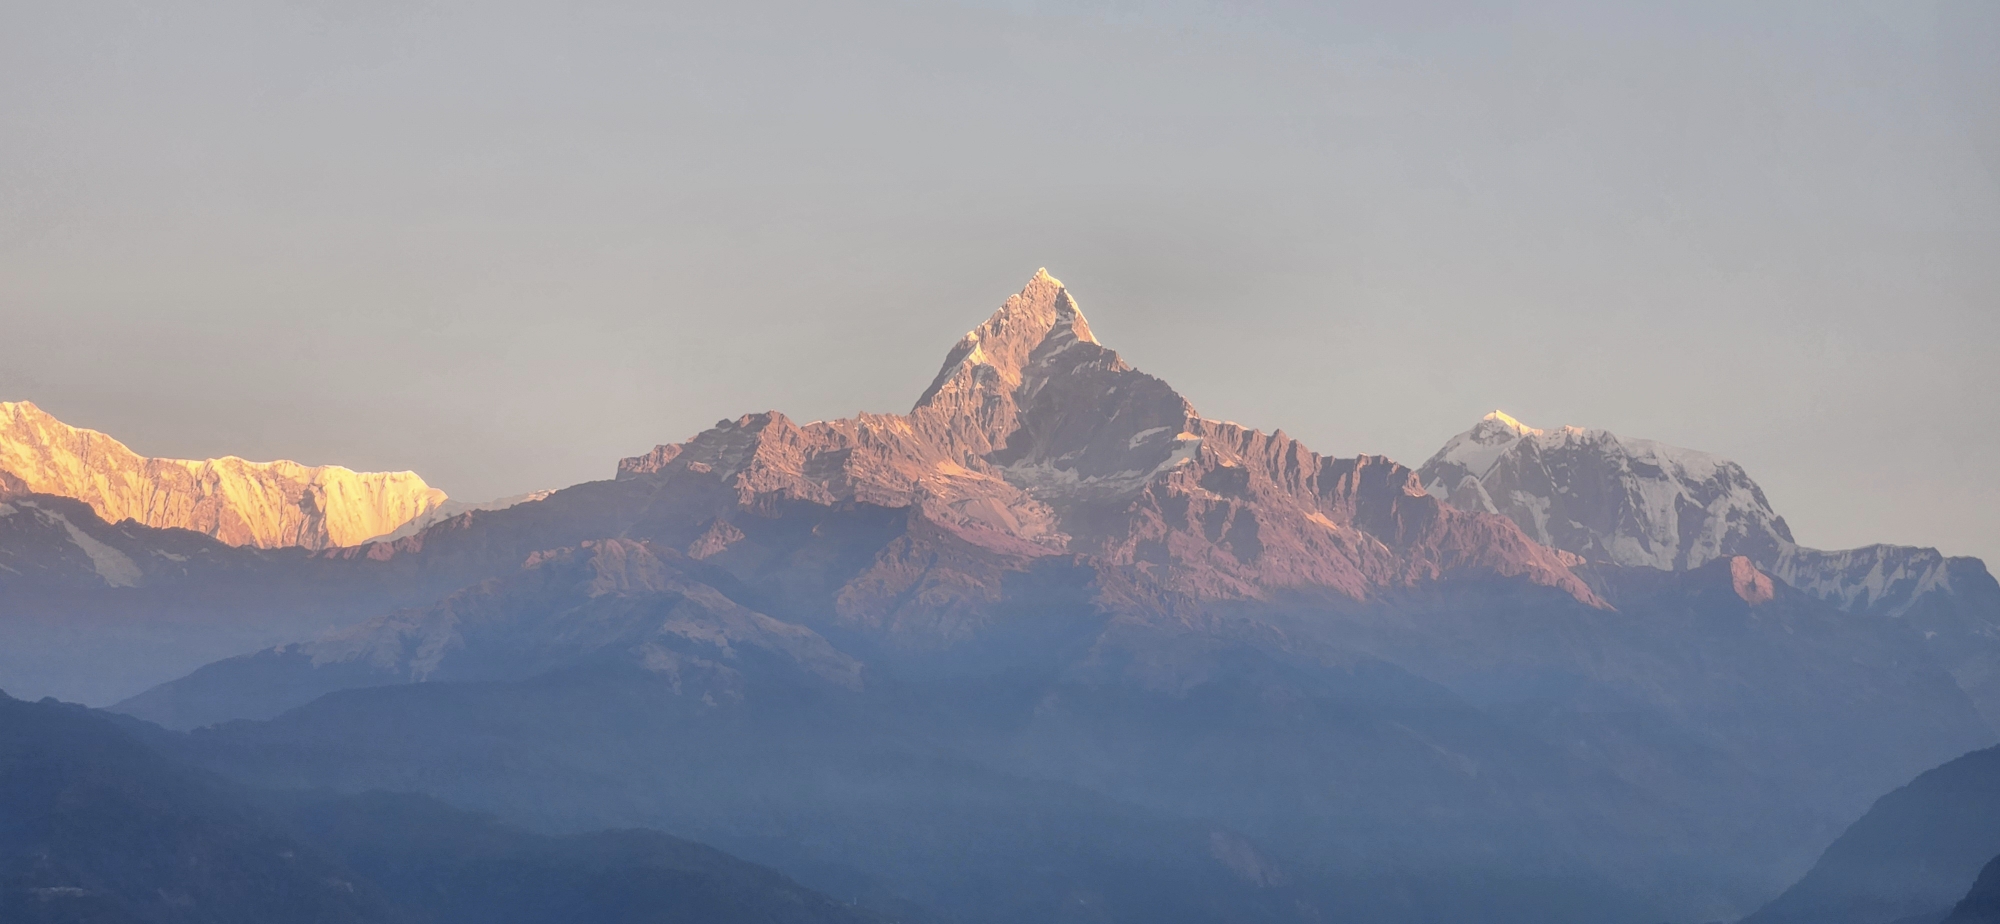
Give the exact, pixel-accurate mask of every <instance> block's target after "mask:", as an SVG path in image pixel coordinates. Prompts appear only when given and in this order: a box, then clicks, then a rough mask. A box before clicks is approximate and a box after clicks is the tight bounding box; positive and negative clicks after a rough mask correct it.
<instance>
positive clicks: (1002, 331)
mask: <svg viewBox="0 0 2000 924" xmlns="http://www.w3.org/2000/svg"><path fill="white" fill-rule="evenodd" d="M619 476H620V477H621V478H624V479H633V478H648V479H666V480H669V481H671V480H678V479H690V480H692V481H698V482H700V483H704V484H716V483H717V482H719V483H720V486H722V487H725V488H727V489H728V490H729V491H730V493H731V494H732V495H733V496H734V498H735V500H736V504H737V506H738V507H739V508H740V510H746V511H747V510H769V509H773V508H774V507H776V506H781V505H784V504H789V503H800V502H803V503H808V504H812V505H816V506H828V507H838V506H841V505H854V504H862V505H870V506H871V507H884V508H894V509H904V510H908V511H909V512H910V515H911V517H912V524H913V526H912V529H914V530H916V531H917V532H919V533H922V534H923V535H925V536H927V537H929V538H928V539H926V540H924V541H925V542H927V543H932V544H936V543H944V544H946V545H950V546H952V547H953V548H957V549H959V550H960V551H957V552H951V553H949V554H947V553H944V552H941V551H940V550H939V549H937V548H931V549H930V550H929V551H928V552H926V554H928V555H931V556H933V558H934V559H935V560H956V559H959V558H965V559H969V560H978V561H981V562H984V564H982V565H980V567H981V568H985V569H987V572H988V573H987V574H986V575H985V576H984V577H966V576H965V575H962V574H961V575H956V576H954V577H953V578H952V580H951V581H949V582H946V583H947V584H949V585H950V586H949V588H948V589H947V590H940V591H939V592H940V593H950V594H959V593H970V594H972V595H974V596H982V597H984V596H997V589H996V587H995V586H991V585H993V584H994V582H997V580H998V579H999V574H1000V573H1001V572H1004V571H1006V570H1009V569H1018V568H1021V567H1025V566H1026V562H1028V561H1031V560H1033V559H1035V558H1039V557H1045V556H1049V555H1071V556H1082V560H1084V561H1087V562H1089V563H1090V565H1091V566H1092V567H1094V568H1096V569H1097V570H1098V571H1099V573H1100V575H1101V577H1100V586H1101V587H1102V588H1103V592H1104V593H1105V595H1106V597H1107V602H1108V603H1111V604H1114V605H1115V604H1116V603H1117V599H1115V598H1121V597H1122V596H1125V595H1129V596H1131V597H1132V598H1134V599H1137V598H1140V597H1143V598H1146V599H1157V597H1158V595H1159V594H1162V593H1164V594H1168V595H1171V596H1176V597H1181V598H1187V599H1193V600H1205V599H1243V598H1258V597H1264V596H1267V595H1269V594H1271V593H1275V592H1280V591H1297V590H1308V591H1310V590H1320V591H1329V592H1333V593H1337V594H1340V595H1343V596H1347V597H1353V598H1363V597H1367V596H1369V595H1371V594H1374V593H1376V592H1378V591H1380V590H1383V589H1386V588H1390V587H1400V586H1408V585H1412V584H1415V583H1419V582H1423V581H1430V580H1437V579H1441V578H1445V577H1449V576H1452V575H1457V574H1461V573H1465V574H1489V575H1490V574H1499V575H1504V576H1520V577H1525V578H1527V579H1528V580H1531V581H1533V582H1536V583H1541V584H1546V585H1551V586H1556V587H1561V588H1563V589H1565V590H1567V591H1568V592H1570V593H1571V594H1573V595H1575V596H1577V597H1578V598H1581V599H1585V600H1589V601H1592V602H1595V597H1594V595H1592V593H1591V592H1590V591H1589V590H1588V589H1587V588H1586V587H1585V586H1584V585H1583V584H1582V582H1581V581H1579V580H1577V578H1576V577H1575V576H1574V575H1572V574H1570V572H1569V570H1568V567H1567V564H1566V562H1567V561H1569V560H1570V559H1569V558H1568V557H1567V556H1565V555H1564V554H1562V553H1558V552H1555V551H1553V550H1550V549H1547V548H1544V547H1542V546H1540V545H1537V544H1536V543H1534V542H1532V541H1529V540H1528V539H1527V538H1526V537H1525V536H1524V535H1523V534H1522V533H1521V531H1520V530H1519V529H1518V528H1517V527H1516V526H1515V525H1514V524H1513V523H1512V522H1510V521H1508V520H1507V519H1506V518H1504V517H1500V516H1494V515H1491V514H1488V513H1483V512H1473V511H1462V510H1457V509H1454V508H1451V507H1448V506H1446V505H1443V504H1440V503H1439V502H1438V501H1437V500H1436V499H1434V498H1431V497H1429V496H1427V495H1426V494H1425V493H1424V491H1423V489H1422V487H1421V485H1420V484H1419V483H1418V481H1417V480H1416V477H1415V473H1414V472H1412V471H1411V470H1410V469H1408V468H1405V467H1403V466H1401V465H1397V464H1396V463H1394V462H1392V461H1390V460H1388V459H1384V458H1380V457H1372V456H1363V457H1360V458H1355V459H1333V458H1328V457H1324V456H1320V455H1319V454H1317V453H1314V452H1312V451H1311V450H1309V449H1307V448H1305V447H1304V446H1302V445H1300V444H1299V443H1298V442H1297V441H1295V440H1293V439H1291V438H1290V437H1287V436H1285V435H1284V434H1283V433H1282V432H1279V433H1263V432H1261V431H1256V430H1251V429H1248V428H1245V427H1241V426H1239V425H1237V424H1234V423H1230V422H1227V421H1218V420H1211V419H1208V418H1204V417H1201V416H1200V415H1199V414H1197V413H1196V412H1195V410H1194V408H1193V406H1192V405H1191V404H1190V403H1189V402H1188V401H1187V400H1186V399H1185V398H1183V397H1182V396H1181V395H1180V393H1178V392H1176V391H1175V390H1174V389H1173V388H1172V387H1171V386H1169V385H1168V384H1167V383H1166V382H1164V381H1162V380H1160V379H1158V378H1156V377H1154V376H1151V375H1148V374H1146V373H1144V372H1141V371H1139V370H1137V369H1134V368H1132V366H1131V365H1129V364H1127V363H1126V362H1125V361H1124V360H1123V359H1121V358H1120V357H1119V356H1118V354H1117V353H1116V352H1115V351H1113V350H1111V349H1109V348H1107V347H1105V346H1104V345H1103V344H1101V343H1099V342H1098V340H1097V338H1096V336H1095V335H1094V334H1093V333H1092V331H1091V329H1090V325H1089V322H1088V321H1086V320H1085V318H1084V315H1083V311H1082V310H1081V308H1080V307H1079V305H1078V302H1077V300H1076V298H1075V297H1074V296H1073V295H1072V294H1071V293H1070V291H1069V290H1068V288H1067V287H1065V286H1064V285H1063V284H1062V283H1061V282H1059V281H1058V280H1057V279H1056V278H1055V277H1053V276H1051V275H1049V274H1048V272H1047V271H1046V270H1044V271H1040V272H1037V273H1036V274H1035V276H1034V278H1032V279H1030V280H1029V281H1028V284H1027V285H1026V286H1025V287H1024V288H1022V290H1021V291H1020V292H1019V293H1017V294H1015V295H1013V296H1012V297H1010V298H1008V299H1007V300H1006V301H1005V302H1004V303H1002V304H1001V306H1000V307H999V309H998V310H996V311H994V312H993V313H992V315H991V316H989V317H988V318H987V319H986V321H985V322H984V323H982V324H980V325H979V326H977V327H975V328H973V329H972V330H971V331H969V332H968V333H967V334H966V335H965V336H964V337H963V338H961V339H960V340H959V342H958V343H957V344H956V345H954V346H953V347H952V348H951V350H950V351H949V353H948V354H947V355H946V358H945V362H944V365H943V368H942V369H940V370H939V373H938V375H937V377H936V379H935V380H934V381H933V382H932V383H931V385H930V387H929V388H927V389H925V391H924V393H923V394H922V395H921V396H920V397H919V398H918V400H917V402H916V404H915V406H914V407H913V408H912V409H911V411H910V413H908V414H906V415H888V414H863V415H860V416H857V417H854V418H849V419H845V420H834V421H819V422H814V423H810V424H805V425H800V424H797V423H794V422H793V421H791V420H790V419H788V418H786V417H785V416H784V415H782V414H779V413H777V412H765V413H762V414H752V415H747V416H745V417H742V418H739V419H737V420H733V421H724V422H722V423H720V424H718V425H717V426H716V427H715V428H713V429H711V430H708V431H706V432H704V433H701V434H699V435H697V436H695V437H694V438H693V439H691V440H688V441H687V442H684V443H677V444H671V445H664V446H660V447H658V448H656V449H654V450H653V451H652V452H650V453H647V454H646V455H643V456H637V457H634V458H630V459H626V460H624V461H623V462H621V463H620V466H619ZM735 517H736V515H735V514H725V515H722V516H720V517H719V518H718V520H719V521H733V520H734V519H735ZM749 532H750V531H749V530H746V529H743V528H742V527H741V525H730V524H729V523H723V524H722V525H719V526H716V527H713V528H712V529H711V531H710V532H709V533H704V537H705V538H704V539H703V541H702V543H701V545H700V548H699V549H697V551H698V552H701V553H703V554H709V555H721V554H725V550H726V549H728V548H729V547H730V546H731V541H730V540H728V539H727V538H726V537H728V536H734V535H747V534H748V533H749ZM718 537H722V538H718ZM965 547H969V548H971V549H973V550H977V551H966V550H965ZM899 554H901V555H902V556H904V557H903V558H901V559H899V560H898V561H897V562H896V563H894V566H893V567H894V569H895V570H897V571H898V573H899V574H900V575H901V577H900V578H899V579H898V580H896V581H893V582H886V583H881V582H878V583H880V586H879V587H876V588H875V589H874V590H870V591H869V593H887V591H886V590H885V589H883V588H886V587H889V586H891V585H893V586H896V587H900V588H902V590H903V591H907V590H908V589H909V588H910V587H912V586H916V585H918V584H922V583H923V580H924V579H923V578H921V577H912V576H911V575H912V574H913V573H915V572H921V571H922V568H921V567H919V566H917V565H914V564H912V562H911V561H910V560H909V558H908V556H909V554H910V551H909V550H908V549H907V548H905V549H903V550H901V552H900V553H899ZM993 556H999V557H998V558H993ZM885 567H888V565H886V564H885ZM878 577H879V575H878ZM974 585H977V586H974ZM849 590H850V592H848V593H845V594H844V595H843V599H844V600H847V601H849V602H853V601H855V600H859V599H861V598H863V597H865V596H867V594H863V593H862V592H861V590H860V589H859V588H853V587H850V589H849ZM936 604H937V601H936V600H935V599H933V600H931V601H930V603H929V605H932V606H933V607H935V606H936Z"/></svg>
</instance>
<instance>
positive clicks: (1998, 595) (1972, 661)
mask: <svg viewBox="0 0 2000 924" xmlns="http://www.w3.org/2000/svg"><path fill="white" fill-rule="evenodd" d="M1418 477H1419V478H1421V479H1422V481H1423V483H1424V486H1425V488H1426V489H1427V490H1428V491H1429V492H1430V493H1431V494H1432V495H1433V496H1435V497H1439V498H1442V499H1445V500H1447V501H1448V502H1449V503H1450V504H1452V505H1453V506H1457V507H1463V508H1465V509H1468V510H1481V511H1487V512H1494V513H1499V514H1502V515H1504V516H1506V517H1507V518H1508V519H1510V520H1513V521H1514V522H1515V523H1516V524H1517V525H1519V526H1520V527H1521V529H1522V531H1524V532H1526V533H1527V534H1528V535H1529V536H1530V537H1532V538H1533V539H1535V541H1537V542H1540V543H1543V544H1546V545H1549V546H1553V547H1555V548H1558V549H1563V550H1566V551H1570V552H1574V553H1576V554H1578V555H1580V556H1582V557H1584V558H1585V559H1587V560H1589V561H1593V562H1609V563H1612V564H1618V565H1627V566H1639V567H1650V568H1660V569H1665V570H1687V569H1691V568H1696V567H1699V566H1701V565H1702V564H1703V563H1705V562H1708V561H1712V560H1715V559H1718V558H1729V557H1742V558H1745V559H1747V560H1748V561H1750V562H1752V563H1754V564H1755V565H1756V566H1757V567H1759V568H1762V569H1764V570H1765V571H1767V572H1769V573H1770V574H1771V576H1773V577H1776V578H1777V579H1779V580H1781V581H1784V582H1785V583H1787V584H1790V585H1792V586H1793V587H1796V588H1798V589H1800V590H1803V591H1805V592H1807V593H1809V594H1812V595H1814V596H1816V597H1819V598H1821V599H1823V600H1826V601H1827V602H1829V603H1832V604H1834V605H1836V606H1838V607H1840V608H1841V609H1843V610H1846V611H1848V612H1851V613H1859V614H1868V615H1876V616H1882V617H1886V618H1890V619H1894V620H1897V621H1898V622H1900V623H1902V624H1904V625H1906V626H1908V627H1909V628H1910V629H1911V630H1912V631H1913V632H1916V633H1917V634H1919V635H1920V636H1921V637H1922V638H1924V639H1926V640H1928V641H1929V643H1930V648H1931V650H1932V653H1933V657H1936V658H1937V659H1938V660H1939V661H1941V662H1942V663H1944V664H1946V665H1947V666H1948V667H1950V669H1951V671H1952V673H1953V674H1954V675H1955V676H1956V677H1957V678H1958V680H1959V684H1960V685H1961V686H1962V687H1963V688H1964V689H1965V691H1966V692H1967V694H1968V695H1970V696H1971V697H1972V699H1973V701H1974V702H1975V703H1977V704H1978V705H1979V707H1980V709H1981V711H1982V712H1983V713H1984V714H1985V715H1986V717H1987V720H1988V722H1989V723H1991V724H1993V725H1994V726H1995V727H1996V728H2000V584H1996V583H1995V581H1994V579H1993V576H1992V575H1991V574H1989V573H1988V572H1987V570H1986V565H1985V563H1984V562H1981V561H1980V560H1979V559H1976V558H1953V557H1948V556H1945V555H1943V554H1942V553H1940V552H1938V550H1936V549H1927V548H1915V547H1910V546H1893V545H1871V546H1867V547H1864V548H1859V549H1848V550H1844V551H1836V552H1829V551H1823V550H1820V549H1813V548H1807V547H1805V546H1801V545H1799V544H1798V543H1797V542H1795V541H1793V538H1792V531H1791V528H1790V527H1788V526H1786V525H1785V518H1784V517H1781V516H1779V515H1778V514H1777V512H1776V511H1775V510H1773V509H1771V504H1770V502H1769V501H1768V500H1766V499H1765V497H1764V491H1763V489H1762V488H1760V487H1758V486H1757V483H1756V482H1755V481H1753V480H1751V478H1750V476H1749V475H1748V474H1747V473H1746V472H1745V471H1744V470H1743V467H1742V466H1740V465H1738V464H1736V463H1734V462H1731V461H1729V460H1727V459H1723V458H1721V457H1718V456H1714V455H1711V454H1708V453H1704V452H1696V451H1694V450H1691V449H1681V448H1679V447H1674V446H1668V445H1665V444H1662V443H1656V442H1653V441H1651V440H1639V439H1630V438H1626V437H1621V436H1618V435H1616V434H1613V433H1609V432H1606V431H1603V430H1586V429H1582V428H1579V427H1564V428H1562V429H1560V430H1537V429H1535V428H1533V427H1529V426H1527V425H1525V424H1523V423H1521V422H1520V421H1518V420H1515V419H1514V418H1512V417H1509V416H1507V415H1506V414H1505V413H1503V412H1500V411H1495V412H1493V413H1491V414H1488V415H1486V417H1485V418H1484V419H1482V420H1480V421H1479V423H1478V424H1476V425H1474V426H1473V428H1472V429H1470V430H1467V431H1466V432H1464V433H1461V434H1459V435H1457V436H1455V437H1452V438H1451V440H1450V441H1449V442H1447V443H1445V445H1444V448H1442V449H1440V450H1438V452H1437V454H1436V455H1434V456H1432V457H1431V458H1430V461H1428V462H1425V463H1424V466H1423V468H1421V469H1419V470H1418Z"/></svg>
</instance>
